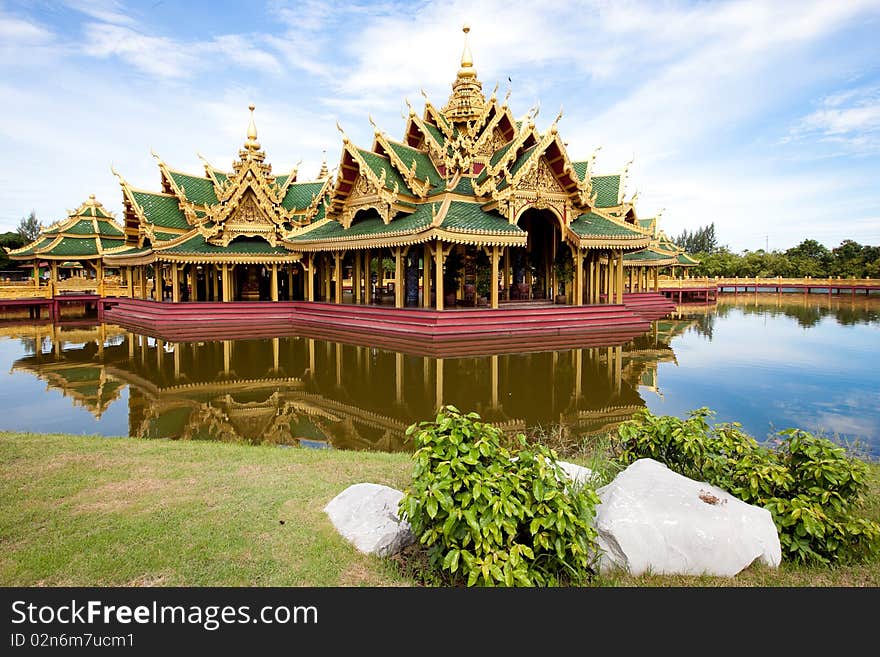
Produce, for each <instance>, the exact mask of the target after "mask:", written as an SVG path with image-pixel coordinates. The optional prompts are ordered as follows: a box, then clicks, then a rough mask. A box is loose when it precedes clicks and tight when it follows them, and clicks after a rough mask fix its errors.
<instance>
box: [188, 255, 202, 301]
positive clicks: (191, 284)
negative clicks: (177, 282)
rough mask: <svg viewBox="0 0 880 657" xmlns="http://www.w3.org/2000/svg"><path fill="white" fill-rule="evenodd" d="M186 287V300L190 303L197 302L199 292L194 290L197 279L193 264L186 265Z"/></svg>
mask: <svg viewBox="0 0 880 657" xmlns="http://www.w3.org/2000/svg"><path fill="white" fill-rule="evenodd" d="M186 267H187V269H186V278H185V281H186V287H187V290H188V291H187V299H189V300H190V301H198V300H199V292H198V290H197V289H196V282H197V280H198V278H197V277H196V265H195V263H192V264H189V265H186Z"/></svg>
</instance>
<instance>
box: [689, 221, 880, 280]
mask: <svg viewBox="0 0 880 657" xmlns="http://www.w3.org/2000/svg"><path fill="white" fill-rule="evenodd" d="M685 232H687V231H685ZM677 239H682V238H681V237H679V238H677ZM678 243H679V245H681V242H678ZM687 251H688V253H692V254H695V257H696V258H697V259H698V260H700V264H699V265H697V266H696V267H694V270H693V275H694V276H720V277H735V276H740V277H754V276H758V277H762V278H772V277H776V276H782V277H783V278H804V277H806V276H810V277H812V278H827V277H837V276H841V277H843V278H853V277H854V278H865V277H867V276H870V277H871V278H877V277H878V276H880V247H878V246H863V245H861V244H859V243H858V242H854V241H852V240H844V241H843V242H841V244H840V246H838V247H837V248H834V249H831V250H830V251H829V250H828V249H827V248H826V247H825V246H823V245H822V244H820V243H819V242H817V241H816V240H812V239H806V240H804V241H803V242H801V243H800V244H798V245H797V246H794V247H792V248H790V249H788V250H786V251H765V250H764V249H758V250H757V251H743V252H742V253H741V254H736V253H732V252H730V251H729V250H727V249H726V248H724V247H721V248H715V249H713V250H712V251H701V250H699V249H697V250H694V249H691V248H688V249H687Z"/></svg>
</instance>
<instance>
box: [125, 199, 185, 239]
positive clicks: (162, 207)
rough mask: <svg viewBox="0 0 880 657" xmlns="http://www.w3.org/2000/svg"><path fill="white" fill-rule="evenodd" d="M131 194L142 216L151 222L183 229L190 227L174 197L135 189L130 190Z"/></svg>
mask: <svg viewBox="0 0 880 657" xmlns="http://www.w3.org/2000/svg"><path fill="white" fill-rule="evenodd" d="M131 195H132V196H133V197H134V201H135V203H137V204H138V205H139V206H141V209H142V210H143V211H144V216H146V218H147V221H149V222H150V223H151V224H155V225H156V226H164V227H165V228H180V229H184V230H186V229H188V228H189V227H190V225H189V224H188V223H187V221H186V217H185V216H183V212H181V210H180V206H179V205H178V203H177V199H176V198H175V197H173V196H160V195H159V194H151V193H150V192H135V191H132V193H131Z"/></svg>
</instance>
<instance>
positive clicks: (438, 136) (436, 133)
mask: <svg viewBox="0 0 880 657" xmlns="http://www.w3.org/2000/svg"><path fill="white" fill-rule="evenodd" d="M425 127H426V128H427V129H428V132H430V133H431V136H432V137H434V139H435V140H436V141H437V143H438V144H440V145H441V146H442V145H443V144H445V143H446V137H444V136H443V133H442V132H440V128H438V127H437V126H435V125H432V124H430V123H426V124H425Z"/></svg>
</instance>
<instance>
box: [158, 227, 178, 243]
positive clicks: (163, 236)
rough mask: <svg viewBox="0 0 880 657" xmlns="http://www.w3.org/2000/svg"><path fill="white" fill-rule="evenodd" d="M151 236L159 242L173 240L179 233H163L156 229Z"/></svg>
mask: <svg viewBox="0 0 880 657" xmlns="http://www.w3.org/2000/svg"><path fill="white" fill-rule="evenodd" d="M153 236H154V237H155V238H156V240H157V241H159V242H167V241H169V240H173V239H174V238H175V237H180V233H165V232H163V231H160V230H157V231H153Z"/></svg>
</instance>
